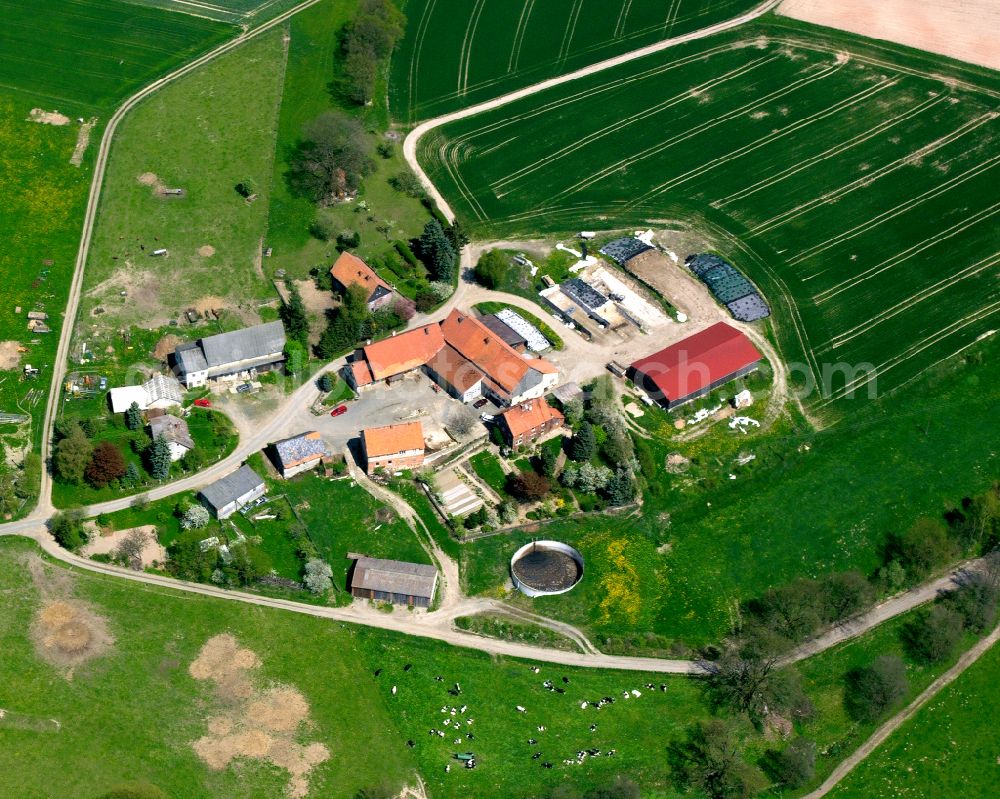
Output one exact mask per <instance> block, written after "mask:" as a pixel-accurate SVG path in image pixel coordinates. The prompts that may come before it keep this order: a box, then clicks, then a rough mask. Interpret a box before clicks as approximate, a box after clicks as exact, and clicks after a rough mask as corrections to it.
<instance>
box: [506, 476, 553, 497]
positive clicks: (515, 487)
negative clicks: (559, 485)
mask: <svg viewBox="0 0 1000 799" xmlns="http://www.w3.org/2000/svg"><path fill="white" fill-rule="evenodd" d="M550 488H551V485H550V483H549V479H548V478H547V477H543V476H542V475H540V474H537V473H536V472H530V471H526V472H521V473H520V474H516V475H510V476H508V478H507V490H508V491H509V492H510V493H511V494H512V495H513V496H515V497H517V498H518V499H521V500H522V501H524V502H533V501H535V500H539V499H542V498H543V497H544V496H545V495H546V494H548V493H549V489H550Z"/></svg>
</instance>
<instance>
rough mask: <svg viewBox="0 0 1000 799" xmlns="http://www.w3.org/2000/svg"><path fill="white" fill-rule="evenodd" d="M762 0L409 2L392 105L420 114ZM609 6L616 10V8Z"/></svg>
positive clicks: (412, 116)
mask: <svg viewBox="0 0 1000 799" xmlns="http://www.w3.org/2000/svg"><path fill="white" fill-rule="evenodd" d="M756 5H758V3H757V2H755V0H670V1H669V2H658V1H657V0H619V1H618V2H617V3H596V2H592V0H510V2H504V3H496V2H487V0H409V2H407V3H406V7H405V11H406V14H407V17H408V18H409V22H408V25H407V30H406V36H405V38H404V39H403V41H402V43H401V44H400V48H399V52H398V53H397V54H396V55H394V56H393V59H392V69H393V72H392V80H391V84H390V103H391V106H392V110H393V114H394V116H395V117H396V118H397V119H401V120H404V121H407V122H414V121H416V120H418V119H425V118H428V117H431V116H435V115H437V114H441V113H445V112H447V111H451V110H454V109H455V108H460V107H463V106H466V105H471V104H473V103H475V102H478V101H481V100H486V99H489V98H492V97H498V96H500V95H502V94H505V93H507V92H509V91H512V90H514V89H518V88H520V87H522V86H526V85H529V84H531V83H535V82H538V81H541V80H544V79H545V78H549V77H552V76H554V75H560V74H563V73H566V72H571V71H572V70H574V69H578V68H580V67H583V66H585V65H587V64H592V63H594V62H596V61H601V60H603V59H605V58H610V57H612V56H615V55H618V54H620V53H624V52H628V51H629V50H635V49H638V48H639V47H642V46H644V45H647V44H651V43H652V42H656V41H659V40H661V39H667V38H670V37H671V36H678V35H681V34H684V33H689V32H691V31H694V30H698V29H700V28H705V27H708V26H709V25H712V24H714V23H716V22H720V21H722V20H725V19H730V18H732V17H736V16H739V15H740V14H742V13H744V12H746V11H747V10H749V9H751V8H753V7H754V6H756ZM609 6H610V8H609Z"/></svg>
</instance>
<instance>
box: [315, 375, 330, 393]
mask: <svg viewBox="0 0 1000 799" xmlns="http://www.w3.org/2000/svg"><path fill="white" fill-rule="evenodd" d="M316 385H317V387H318V388H319V390H320V391H333V375H331V374H330V373H329V372H324V373H323V374H321V375H320V376H319V380H318V381H317V382H316Z"/></svg>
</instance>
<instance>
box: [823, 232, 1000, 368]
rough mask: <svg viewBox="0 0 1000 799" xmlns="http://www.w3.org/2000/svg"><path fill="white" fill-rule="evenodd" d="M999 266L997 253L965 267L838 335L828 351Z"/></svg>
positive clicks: (999, 260) (831, 342)
mask: <svg viewBox="0 0 1000 799" xmlns="http://www.w3.org/2000/svg"><path fill="white" fill-rule="evenodd" d="M998 264H1000V253H996V252H995V253H993V254H992V255H988V256H986V257H985V258H983V259H981V260H979V261H977V262H976V263H974V264H972V265H971V266H967V267H965V269H962V270H960V271H958V272H955V273H954V274H953V275H949V276H948V277H946V278H945V279H944V280H939V281H938V282H937V283H935V284H934V285H932V286H928V287H927V288H925V289H923V290H922V291H919V292H917V293H916V294H914V295H912V296H910V297H907V298H906V299H905V300H903V301H902V302H900V303H897V304H896V305H894V306H892V307H891V308H886V309H885V310H884V311H882V312H881V313H878V314H876V315H875V316H873V317H872V318H871V319H868V320H867V321H864V322H862V323H861V324H859V325H855V326H854V327H852V328H850V329H849V330H845V331H844V332H843V333H839V334H837V335H836V336H834V337H833V338H832V339H831V340H830V344H829V345H828V349H831V350H835V349H838V348H839V347H842V346H844V345H845V344H846V343H847V342H848V341H851V340H853V339H856V338H857V337H858V336H861V335H864V334H865V333H867V332H868V331H870V330H871V329H872V328H873V327H876V326H877V325H880V324H882V323H883V322H885V321H888V320H889V319H892V318H893V317H894V316H898V315H899V314H901V313H903V312H904V311H907V310H909V309H910V308H912V307H913V306H914V305H917V304H919V303H921V302H923V301H924V300H927V299H930V298H931V297H933V296H934V295H935V294H939V293H941V292H942V291H944V290H945V289H947V288H950V287H951V286H954V285H955V284H956V283H959V282H961V281H963V280H965V279H966V278H969V277H975V276H976V275H978V274H981V273H982V272H985V271H986V270H987V269H990V268H992V267H994V266H997V265H998Z"/></svg>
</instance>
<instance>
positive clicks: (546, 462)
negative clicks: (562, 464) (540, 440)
mask: <svg viewBox="0 0 1000 799" xmlns="http://www.w3.org/2000/svg"><path fill="white" fill-rule="evenodd" d="M541 462H542V474H544V475H545V476H546V477H554V476H555V473H556V464H557V463H558V462H559V450H557V449H553V448H552V447H549V446H546V447H545V448H544V449H543V450H542V457H541Z"/></svg>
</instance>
